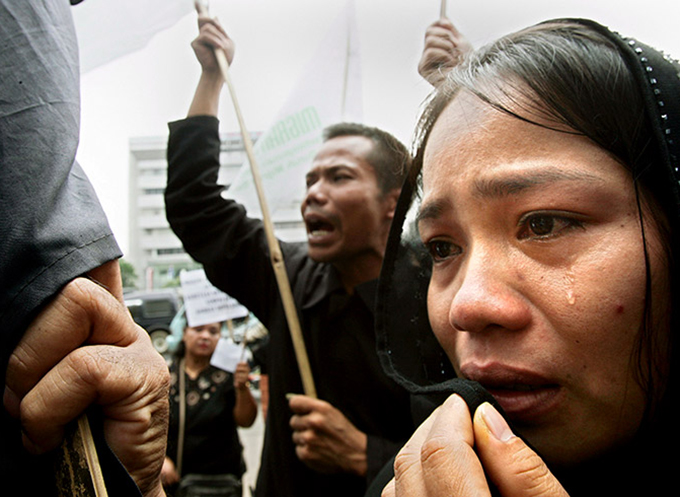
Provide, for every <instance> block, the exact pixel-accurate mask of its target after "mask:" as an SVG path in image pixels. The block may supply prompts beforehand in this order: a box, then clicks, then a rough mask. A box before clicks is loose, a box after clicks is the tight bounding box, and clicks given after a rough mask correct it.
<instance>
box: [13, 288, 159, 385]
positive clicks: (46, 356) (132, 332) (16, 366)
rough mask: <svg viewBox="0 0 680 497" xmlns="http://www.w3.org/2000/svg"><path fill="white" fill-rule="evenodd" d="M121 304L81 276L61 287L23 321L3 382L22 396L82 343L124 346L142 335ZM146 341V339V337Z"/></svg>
mask: <svg viewBox="0 0 680 497" xmlns="http://www.w3.org/2000/svg"><path fill="white" fill-rule="evenodd" d="M130 321H131V318H130V315H129V313H128V311H127V309H126V308H125V306H124V305H123V304H121V303H120V302H118V301H117V300H116V299H115V298H114V297H113V296H111V295H110V294H109V293H108V292H107V291H106V290H104V289H103V288H101V287H100V286H99V285H97V284H96V283H94V282H92V281H89V280H87V279H85V278H78V279H76V280H73V281H72V282H71V283H69V284H68V285H66V287H64V289H63V290H62V291H61V292H60V293H59V294H58V295H57V297H56V298H55V300H53V301H52V302H51V303H50V304H49V305H48V306H47V307H46V308H45V309H44V310H43V311H42V312H41V313H40V314H39V315H38V317H37V318H36V319H35V320H34V321H33V322H32V323H31V324H30V325H29V327H28V329H27V330H26V333H25V334H24V336H23V337H22V339H21V341H20V342H19V345H18V346H17V347H16V348H15V350H14V351H13V353H12V355H11V356H10V360H9V366H8V369H7V377H6V378H7V379H6V384H7V386H8V387H9V388H10V389H11V390H12V392H14V394H16V395H17V396H18V397H19V398H22V397H23V396H24V395H25V394H26V392H28V391H29V390H30V389H31V388H32V387H33V385H35V384H36V383H37V382H38V381H39V380H40V378H41V377H42V376H43V375H44V374H45V373H46V372H47V371H48V370H49V369H50V368H51V367H52V366H54V365H55V364H56V363H58V362H59V361H60V360H62V359H63V358H64V357H65V356H66V355H67V354H68V353H69V352H70V351H72V350H74V349H76V348H78V347H80V346H81V345H83V344H85V343H87V344H111V345H116V346H119V347H124V346H127V345H129V344H131V343H133V342H134V341H135V340H139V339H140V338H141V339H143V338H142V337H143V336H144V335H145V333H143V331H142V330H141V329H140V328H139V327H138V326H130ZM146 338H147V339H148V337H146Z"/></svg>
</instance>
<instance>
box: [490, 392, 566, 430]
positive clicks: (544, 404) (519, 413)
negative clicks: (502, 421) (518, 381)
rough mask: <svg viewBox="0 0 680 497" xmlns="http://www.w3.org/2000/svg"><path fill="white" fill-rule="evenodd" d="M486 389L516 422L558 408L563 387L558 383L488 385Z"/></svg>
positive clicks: (536, 416) (535, 418) (539, 415)
mask: <svg viewBox="0 0 680 497" xmlns="http://www.w3.org/2000/svg"><path fill="white" fill-rule="evenodd" d="M486 389H487V390H488V391H489V393H490V394H491V395H493V396H494V398H495V399H496V401H497V402H498V403H499V404H500V405H501V407H502V408H503V410H504V411H505V414H506V415H507V416H508V417H509V418H510V419H511V420H513V421H514V422H516V423H527V422H531V421H535V420H538V419H539V418H541V417H542V416H545V415H547V414H548V413H549V412H551V411H552V410H553V409H555V408H556V406H557V404H558V403H559V398H560V392H561V389H560V388H559V387H558V386H557V385H545V386H538V387H528V386H524V385H517V386H514V387H509V388H503V387H501V388H499V387H490V386H487V387H486Z"/></svg>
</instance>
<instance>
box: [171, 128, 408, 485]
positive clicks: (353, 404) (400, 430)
mask: <svg viewBox="0 0 680 497" xmlns="http://www.w3.org/2000/svg"><path fill="white" fill-rule="evenodd" d="M219 148H220V140H219V134H218V121H217V119H216V118H214V117H209V116H197V117H192V118H188V119H185V120H183V121H178V122H175V123H171V124H170V139H169V143H168V163H169V169H168V185H167V189H166V209H167V216H168V221H169V222H170V225H171V227H172V228H173V230H174V231H175V233H176V234H177V235H178V236H179V238H180V239H181V240H182V242H183V244H184V247H185V249H186V250H187V252H188V253H189V254H191V256H192V257H194V259H196V260H197V261H199V262H200V263H202V264H203V265H204V268H205V271H206V274H207V275H208V278H209V279H210V280H211V282H212V283H213V284H214V285H215V286H217V287H218V288H220V289H221V290H223V291H225V292H227V293H228V294H229V295H231V296H233V297H235V298H236V299H238V300H239V301H240V302H241V303H242V304H243V305H245V306H246V307H248V308H249V309H250V310H251V311H252V312H253V313H254V314H255V315H256V316H257V317H258V319H259V320H260V321H261V322H262V323H263V324H264V326H265V327H266V328H267V329H268V330H269V333H270V342H269V344H268V347H269V349H268V364H267V370H268V373H269V388H270V403H269V412H268V415H267V424H266V431H265V440H264V448H263V454H262V462H261V466H260V474H259V477H258V482H257V490H256V491H257V495H258V496H274V495H275V496H291V497H304V496H314V497H317V496H334V495H338V496H340V495H342V496H352V495H363V493H364V491H365V489H366V483H367V479H366V478H363V477H358V476H354V475H349V474H338V475H323V474H319V473H316V472H314V471H312V470H311V469H309V468H308V467H307V466H305V465H304V464H303V463H302V462H300V461H299V460H298V459H297V457H296V455H295V449H294V445H293V443H292V439H291V435H292V432H291V429H290V427H289V420H290V416H291V412H290V410H289V408H288V402H287V400H286V394H287V393H302V392H303V390H302V384H301V380H300V375H299V372H298V370H297V365H296V362H295V355H294V350H293V345H292V342H291V339H290V335H289V331H288V325H287V322H286V319H285V314H284V311H283V305H282V303H281V299H280V297H279V293H278V288H277V284H276V280H275V276H274V274H273V270H272V267H271V263H270V261H269V251H268V248H267V242H266V237H265V233H264V229H263V226H262V223H261V221H259V220H254V219H249V218H248V217H246V213H245V210H244V208H243V207H242V206H241V205H239V204H237V203H236V202H234V201H232V200H228V199H224V198H222V196H221V193H222V190H223V188H222V187H221V186H220V185H218V184H217V174H218V170H219ZM281 250H282V252H283V256H284V261H285V265H286V270H287V273H288V277H289V279H290V282H291V287H292V292H293V297H294V300H295V304H296V308H297V310H298V315H299V319H300V325H301V328H302V332H303V335H304V339H305V343H306V347H307V352H308V355H309V360H310V364H311V369H312V374H313V377H314V382H315V386H316V389H317V394H318V397H319V398H320V399H322V400H325V401H328V402H330V403H331V404H332V405H334V406H335V407H336V408H338V409H339V410H340V411H341V412H343V414H345V416H347V418H348V419H349V420H350V421H351V422H352V423H353V424H354V425H355V426H356V427H357V428H358V429H360V430H361V431H363V432H365V433H366V434H367V435H368V451H367V452H368V454H367V455H368V460H369V471H368V473H369V474H368V480H370V479H371V478H372V476H374V475H375V474H376V473H377V471H378V470H379V469H380V468H381V467H382V465H383V463H384V462H385V461H386V460H387V459H389V457H390V456H392V455H393V454H394V452H395V451H396V450H397V449H398V448H399V447H400V446H401V445H402V444H403V442H405V440H406V439H407V438H408V437H409V436H410V435H411V433H412V432H413V423H412V421H411V418H410V413H409V397H408V394H407V393H406V392H405V391H404V390H403V389H402V388H401V387H399V386H398V385H397V384H396V383H394V381H393V380H391V379H390V378H388V377H387V376H386V374H385V373H384V371H383V369H382V367H381V365H380V362H379V360H378V356H377V353H376V349H375V335H374V330H373V306H374V298H375V290H376V282H375V281H371V282H367V283H364V284H363V285H359V286H358V287H357V288H356V289H355V290H356V291H355V292H354V294H353V295H348V294H347V292H346V291H345V290H344V288H343V286H342V284H341V282H340V278H339V275H338V273H337V271H336V270H335V268H334V267H333V266H332V265H330V264H324V263H317V262H315V261H313V260H311V259H310V258H309V257H308V255H307V251H306V248H305V247H300V246H299V245H292V244H286V243H282V244H281Z"/></svg>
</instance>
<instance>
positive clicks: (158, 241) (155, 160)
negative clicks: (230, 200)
mask: <svg viewBox="0 0 680 497" xmlns="http://www.w3.org/2000/svg"><path fill="white" fill-rule="evenodd" d="M259 136H260V133H252V134H251V139H252V140H253V141H256V140H257V138H258V137H259ZM221 139H222V149H221V153H220V163H221V168H220V173H219V182H220V183H221V184H223V185H225V187H228V186H229V185H230V184H231V183H232V181H233V180H234V178H235V177H236V174H237V173H238V171H239V169H240V168H241V166H242V165H243V164H244V163H245V162H246V153H245V150H244V147H243V140H242V138H241V135H240V133H225V134H222V135H221ZM166 145H167V137H151V138H146V137H145V138H132V139H130V176H129V188H130V190H129V229H130V233H129V252H128V254H127V255H126V259H127V260H128V261H129V262H130V263H131V264H132V265H133V266H134V268H135V271H136V274H137V285H136V286H137V288H139V289H144V290H152V289H159V288H165V287H169V286H177V285H178V284H179V282H178V277H179V273H180V271H181V270H182V269H196V268H199V267H200V265H199V264H198V263H196V262H195V261H194V260H193V259H192V258H191V257H190V256H189V255H188V254H187V253H186V252H185V251H184V248H183V247H182V243H181V242H180V240H179V239H178V238H177V237H176V236H175V234H174V233H173V232H172V230H171V229H170V226H169V225H168V221H167V220H166V218H165V203H164V199H163V193H164V191H165V183H166V180H167V169H168V164H167V160H166ZM273 222H274V228H275V231H276V234H277V236H278V237H279V238H280V239H281V240H285V241H289V242H301V243H302V242H304V241H305V229H304V224H303V222H302V219H301V216H300V211H299V206H298V205H291V206H290V207H289V208H287V209H284V210H282V211H279V212H277V213H276V216H274V217H273Z"/></svg>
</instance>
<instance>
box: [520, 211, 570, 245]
mask: <svg viewBox="0 0 680 497" xmlns="http://www.w3.org/2000/svg"><path fill="white" fill-rule="evenodd" d="M520 226H521V230H520V233H519V238H520V239H527V238H539V239H541V238H551V237H554V236H558V235H560V234H561V233H562V232H563V231H564V230H566V229H570V228H575V227H582V224H581V223H580V222H579V221H577V220H576V219H571V218H568V217H564V216H558V215H554V214H531V215H528V216H526V217H525V218H524V219H523V220H522V221H521V222H520Z"/></svg>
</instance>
